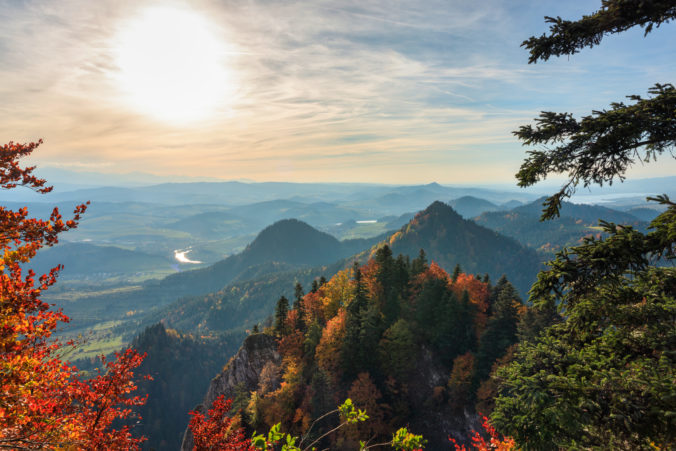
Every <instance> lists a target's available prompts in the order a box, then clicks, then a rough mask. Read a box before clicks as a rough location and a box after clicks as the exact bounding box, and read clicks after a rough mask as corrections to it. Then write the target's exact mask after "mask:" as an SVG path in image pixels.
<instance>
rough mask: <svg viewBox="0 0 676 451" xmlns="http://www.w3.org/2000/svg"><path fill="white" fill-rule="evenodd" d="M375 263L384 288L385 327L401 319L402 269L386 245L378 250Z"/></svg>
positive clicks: (382, 303) (382, 304) (382, 302)
mask: <svg viewBox="0 0 676 451" xmlns="http://www.w3.org/2000/svg"><path fill="white" fill-rule="evenodd" d="M375 261H376V263H377V264H378V273H377V274H376V277H377V280H378V282H379V283H380V285H381V286H382V288H383V298H382V299H381V300H380V302H381V306H382V307H381V308H382V311H383V316H384V320H385V327H388V326H389V325H390V324H392V323H394V322H395V321H396V320H397V318H398V317H399V311H400V291H401V286H400V285H399V284H400V283H401V282H402V281H401V280H399V279H400V277H401V275H402V274H401V273H400V272H399V271H400V268H397V266H396V263H395V260H394V258H392V250H391V249H390V247H389V246H387V245H385V246H383V247H381V248H380V249H378V251H377V252H376V255H375Z"/></svg>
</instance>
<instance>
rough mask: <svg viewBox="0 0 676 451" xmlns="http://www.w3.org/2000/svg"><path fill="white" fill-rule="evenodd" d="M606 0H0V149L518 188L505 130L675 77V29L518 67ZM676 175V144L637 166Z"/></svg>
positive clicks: (42, 156) (274, 176) (63, 159)
mask: <svg viewBox="0 0 676 451" xmlns="http://www.w3.org/2000/svg"><path fill="white" fill-rule="evenodd" d="M599 5H600V1H590V0H584V1H572V0H571V1H565V2H562V1H550V0H532V1H525V0H523V1H522V0H509V1H504V0H481V1H475V2H469V1H466V0H445V1H437V0H426V1H424V2H421V1H395V0H385V1H380V0H368V1H364V0H361V1H351V0H342V1H322V0H312V1H262V0H237V1H225V0H220V1H215V0H213V1H212V0H195V1H190V2H186V1H146V0H134V1H126V0H97V1H91V0H58V1H44V0H35V1H32V0H25V1H21V0H0V24H2V26H0V141H2V142H3V143H4V142H7V141H17V142H26V141H35V140H37V139H39V138H42V139H43V140H44V144H43V145H42V146H41V147H40V148H39V149H38V151H36V154H35V156H34V157H31V160H30V163H31V164H37V165H38V167H39V168H40V167H42V168H62V169H68V170H74V171H89V172H102V173H109V174H116V173H128V172H132V171H141V172H147V173H151V174H156V175H159V176H170V177H176V180H181V179H182V178H186V177H192V178H194V177H207V178H210V179H223V180H241V179H247V180H254V181H294V182H318V181H321V182H369V183H396V184H409V183H430V182H433V181H436V182H439V183H446V184H467V183H470V184H471V183H477V184H485V183H511V182H512V181H513V180H514V174H515V172H516V171H517V170H518V168H519V166H520V164H521V162H522V161H523V158H524V156H525V151H526V150H527V149H526V148H524V147H522V145H521V143H520V142H519V141H518V140H517V139H516V138H515V137H514V136H513V135H512V133H511V132H512V131H513V130H515V129H517V128H518V127H519V126H521V125H524V124H528V123H530V122H531V121H532V119H533V118H534V117H536V116H537V115H538V114H539V112H540V111H542V110H550V111H568V112H572V113H574V114H575V115H577V116H580V115H584V114H588V113H589V112H590V111H592V110H594V109H602V108H605V107H608V105H609V104H610V103H611V102H614V101H622V100H625V98H624V96H626V95H629V94H641V95H645V94H646V93H647V90H648V88H649V87H650V86H652V85H653V84H654V83H656V82H659V83H667V82H671V83H674V82H676V79H675V78H676V77H674V75H675V74H676V45H674V43H676V24H673V23H671V24H664V25H662V26H661V27H660V28H659V29H657V30H655V31H654V32H652V33H650V34H648V35H647V36H646V37H644V36H643V32H642V30H640V29H634V30H631V31H629V32H626V33H623V34H621V35H615V36H609V37H606V38H604V40H603V42H602V44H601V46H599V47H595V48H593V49H585V50H583V51H582V52H581V53H579V54H576V55H573V56H570V57H562V58H558V59H553V60H549V61H547V62H545V63H538V64H535V65H532V64H531V65H529V64H527V52H526V50H524V49H523V48H521V47H520V43H521V42H522V41H523V40H524V39H527V38H528V37H529V36H531V35H540V34H542V33H544V32H545V31H546V30H547V26H546V24H545V23H544V20H543V17H544V16H545V15H549V16H561V17H564V18H567V19H576V18H579V17H580V16H581V15H582V14H585V13H590V12H592V11H593V10H594V9H595V8H597V7H598V6H599ZM673 174H676V163H675V160H674V158H672V157H671V156H670V155H667V156H664V157H662V158H661V159H660V160H659V162H658V163H652V164H646V165H641V164H639V165H637V167H636V168H635V169H634V170H632V171H631V173H630V176H635V177H649V176H665V175H673Z"/></svg>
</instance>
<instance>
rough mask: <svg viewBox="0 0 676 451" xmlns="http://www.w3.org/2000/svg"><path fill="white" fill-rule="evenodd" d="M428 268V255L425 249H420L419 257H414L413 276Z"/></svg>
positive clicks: (412, 263)
mask: <svg viewBox="0 0 676 451" xmlns="http://www.w3.org/2000/svg"><path fill="white" fill-rule="evenodd" d="M426 269H427V256H426V255H425V251H424V250H422V249H420V253H419V254H418V258H415V259H413V261H412V262H411V276H412V277H415V276H417V275H418V274H422V273H423V272H425V270H426Z"/></svg>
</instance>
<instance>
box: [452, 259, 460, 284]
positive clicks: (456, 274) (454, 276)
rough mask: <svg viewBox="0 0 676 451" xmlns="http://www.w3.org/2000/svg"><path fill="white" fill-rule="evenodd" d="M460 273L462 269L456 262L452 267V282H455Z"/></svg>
mask: <svg viewBox="0 0 676 451" xmlns="http://www.w3.org/2000/svg"><path fill="white" fill-rule="evenodd" d="M460 274H462V269H461V268H460V263H458V264H456V265H455V268H454V269H453V276H452V277H451V280H453V282H456V281H457V280H458V277H459V276H460Z"/></svg>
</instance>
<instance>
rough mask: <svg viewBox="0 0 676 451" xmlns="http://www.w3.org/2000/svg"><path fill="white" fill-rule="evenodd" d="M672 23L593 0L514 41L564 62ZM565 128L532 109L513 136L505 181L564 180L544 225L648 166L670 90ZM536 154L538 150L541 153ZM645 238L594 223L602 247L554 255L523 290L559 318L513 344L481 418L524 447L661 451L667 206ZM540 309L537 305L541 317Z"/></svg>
mask: <svg viewBox="0 0 676 451" xmlns="http://www.w3.org/2000/svg"><path fill="white" fill-rule="evenodd" d="M673 19H676V4H675V3H674V1H673V0H670V1H659V0H656V1H638V0H605V1H603V2H602V7H601V9H600V10H599V11H597V12H595V13H593V14H591V15H589V16H584V17H583V18H582V19H580V20H578V21H574V22H571V21H567V20H562V19H561V18H547V21H548V22H549V23H551V24H552V25H551V29H550V30H551V34H550V35H543V36H541V37H532V38H530V39H529V40H527V41H525V42H524V45H525V46H526V47H527V48H528V49H529V50H530V52H531V56H530V62H536V61H538V60H547V59H548V58H549V57H550V56H559V55H570V54H574V53H576V52H578V51H579V50H580V49H582V48H584V47H586V46H593V45H596V44H598V43H599V42H600V41H601V38H602V37H603V36H604V35H606V34H610V33H617V32H621V31H624V30H627V29H629V28H632V27H634V26H636V25H640V26H641V27H644V28H645V32H646V34H647V33H648V32H650V31H651V30H652V28H653V26H659V25H660V24H662V23H666V22H669V21H670V20H673ZM649 94H650V97H648V98H641V97H639V96H630V97H629V99H630V100H631V101H632V103H631V104H628V105H627V104H624V103H614V104H612V105H611V108H610V109H608V110H601V111H595V112H593V113H592V114H591V115H589V116H586V117H583V118H582V119H581V120H579V121H578V120H576V119H575V118H573V117H572V115H570V114H568V113H552V112H543V113H542V114H541V115H540V118H539V119H537V122H538V124H537V126H535V127H532V126H530V125H529V126H524V127H521V129H520V130H519V131H517V132H516V135H517V136H518V137H519V138H520V139H522V140H523V141H524V143H525V144H527V145H537V146H539V147H541V148H544V150H534V151H530V152H529V156H528V158H527V159H526V161H525V162H524V163H523V165H522V167H521V170H520V171H519V173H518V174H517V178H518V179H519V184H520V185H521V186H530V185H532V184H534V183H536V182H538V181H539V180H542V179H543V178H544V177H545V176H547V175H548V174H549V173H568V180H567V181H566V183H565V184H564V185H563V187H562V188H561V190H560V191H559V192H557V193H556V194H554V195H553V196H551V197H550V198H548V199H547V201H546V202H545V207H546V208H545V210H544V214H543V218H545V219H547V218H551V217H554V216H556V215H557V214H558V212H559V209H560V207H561V202H562V200H563V199H564V198H566V197H569V196H570V195H571V194H572V193H573V192H574V190H575V187H576V186H577V185H578V184H582V185H584V186H589V185H592V184H603V183H611V182H612V181H613V180H616V179H618V178H619V179H622V178H623V177H624V174H625V172H626V170H627V168H628V167H629V166H630V165H631V164H632V163H633V162H634V158H639V159H641V160H643V161H648V160H651V159H653V158H654V157H656V156H657V155H659V154H661V153H663V152H665V151H668V150H669V149H673V148H674V146H675V145H676V121H675V120H674V118H675V117H676V114H675V112H676V89H674V87H673V86H672V85H655V87H653V88H651V89H650V90H649ZM548 144H551V146H550V145H548ZM652 200H655V201H657V202H660V203H661V204H662V205H664V206H666V207H667V209H666V211H665V212H663V213H662V214H660V215H659V216H658V217H657V218H656V219H654V220H653V221H652V223H651V229H652V231H651V232H649V233H647V234H644V233H641V232H638V231H636V230H634V229H633V228H631V227H618V226H616V225H615V224H611V223H605V222H602V227H603V231H604V233H605V234H606V237H605V238H603V239H598V240H597V239H594V238H589V239H586V240H585V241H584V243H583V244H582V245H580V246H576V247H573V248H571V249H566V250H564V251H561V252H559V253H558V254H557V255H556V258H555V259H554V260H553V261H551V262H550V263H549V266H550V268H549V269H548V270H546V271H543V272H541V273H540V274H539V275H538V280H537V282H536V283H535V284H534V285H533V288H532V289H531V291H530V300H531V301H532V303H533V304H534V305H535V306H536V307H542V308H551V305H552V304H558V305H559V308H560V309H561V311H562V312H563V313H564V320H563V321H561V322H559V323H556V324H554V325H553V326H551V327H549V328H548V329H546V330H545V332H544V333H542V334H541V335H539V337H537V338H536V339H534V340H532V341H528V342H526V343H523V344H522V345H521V346H520V347H519V349H518V350H517V353H516V355H515V359H514V361H513V362H512V363H511V364H509V365H508V366H507V367H506V368H504V369H502V370H501V371H499V374H498V376H499V380H500V381H501V382H502V383H501V387H500V392H499V394H500V396H499V397H498V398H497V400H496V408H495V410H494V412H493V419H494V421H495V423H496V425H497V426H498V427H499V428H500V429H501V430H502V431H503V432H506V433H509V434H512V435H513V436H514V438H515V439H516V440H517V442H519V444H520V445H522V446H524V447H526V448H529V449H545V448H546V449H551V448H552V447H553V448H599V449H620V448H621V449H630V448H634V449H639V448H640V449H670V448H673V444H674V443H675V442H676V416H675V415H674V411H676V402H675V401H674V400H676V385H675V384H674V379H675V377H676V374H675V372H674V368H675V367H676V365H675V364H676V352H674V349H675V343H676V328H675V327H674V317H675V315H676V269H674V267H673V266H658V264H659V263H660V262H664V260H663V259H665V258H666V259H672V258H674V257H675V254H676V233H675V232H674V231H675V230H676V204H674V203H673V202H671V201H669V199H668V198H667V197H666V196H658V197H656V198H654V199H652ZM548 306H549V307H548Z"/></svg>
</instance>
